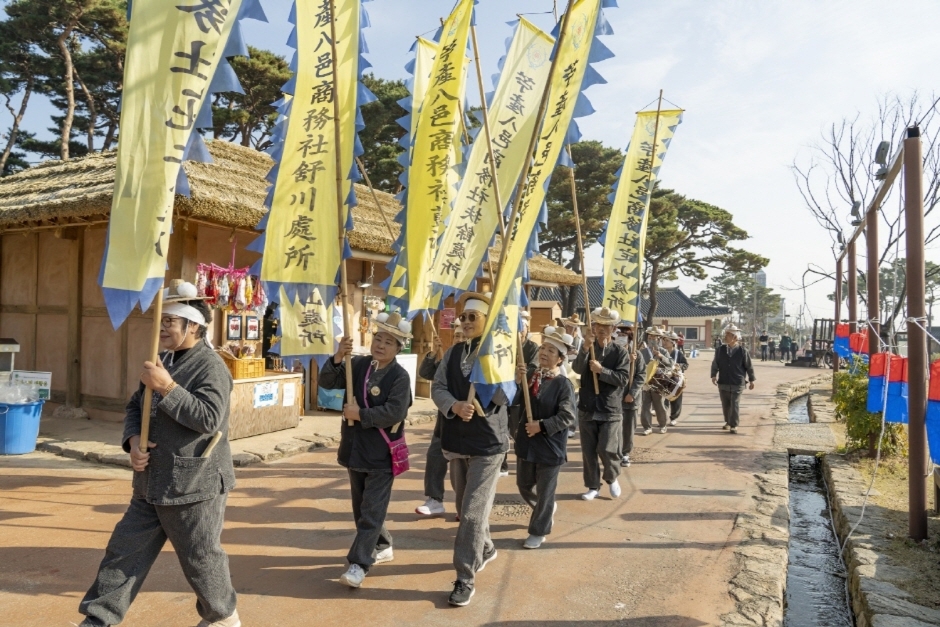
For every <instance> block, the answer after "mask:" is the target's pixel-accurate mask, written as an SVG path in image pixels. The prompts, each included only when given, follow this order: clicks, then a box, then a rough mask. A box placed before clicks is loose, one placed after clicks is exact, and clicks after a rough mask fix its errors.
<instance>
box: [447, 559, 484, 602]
mask: <svg viewBox="0 0 940 627" xmlns="http://www.w3.org/2000/svg"><path fill="white" fill-rule="evenodd" d="M494 557H495V555H494ZM484 563H485V562H484ZM472 597H473V584H472V583H469V582H467V581H461V580H460V579H458V580H457V581H455V582H454V591H453V592H451V593H450V598H449V599H447V602H448V603H450V604H451V605H456V606H457V607H463V606H465V605H469V604H470V599H471V598H472Z"/></svg>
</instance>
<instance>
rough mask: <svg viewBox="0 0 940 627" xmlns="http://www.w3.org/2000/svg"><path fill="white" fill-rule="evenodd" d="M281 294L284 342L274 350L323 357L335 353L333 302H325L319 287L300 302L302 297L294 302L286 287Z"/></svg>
mask: <svg viewBox="0 0 940 627" xmlns="http://www.w3.org/2000/svg"><path fill="white" fill-rule="evenodd" d="M279 297H280V298H279V299H278V302H279V303H280V307H278V314H279V315H280V319H281V321H280V329H279V330H280V333H281V341H280V342H279V343H278V344H277V345H276V346H275V347H274V349H272V350H274V352H275V353H277V354H278V355H283V356H285V357H296V356H307V355H311V356H313V357H316V358H323V357H327V356H330V355H332V354H333V353H334V352H335V350H334V348H333V347H334V340H336V338H335V337H334V333H333V309H334V308H333V303H325V302H324V301H323V297H322V296H321V294H320V290H318V289H316V288H315V289H314V290H313V294H312V295H311V296H310V299H309V300H308V301H307V302H306V303H302V302H300V299H299V298H298V299H297V302H296V303H291V302H290V299H289V298H288V297H287V294H286V293H285V292H284V290H283V289H281V292H280V294H279ZM318 361H320V360H319V359H318Z"/></svg>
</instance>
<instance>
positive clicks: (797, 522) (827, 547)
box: [783, 397, 855, 627]
mask: <svg viewBox="0 0 940 627" xmlns="http://www.w3.org/2000/svg"><path fill="white" fill-rule="evenodd" d="M806 401H807V399H806V397H803V398H800V399H797V400H795V401H793V403H791V404H790V422H798V423H808V422H809V412H808V408H807V404H806ZM845 577H846V574H845V568H844V566H843V565H842V561H841V560H840V559H839V542H838V539H837V538H836V537H835V534H834V533H833V530H832V523H831V519H830V516H829V502H828V496H827V494H826V484H825V482H824V481H823V477H822V472H821V469H820V468H819V464H818V462H817V460H816V458H815V457H812V456H810V455H793V456H791V457H790V563H789V567H788V569H787V595H786V609H785V610H784V618H783V624H784V626H785V627H816V626H818V627H852V626H853V625H854V624H855V621H854V619H853V618H852V612H851V611H850V609H849V607H848V603H847V598H846V588H845Z"/></svg>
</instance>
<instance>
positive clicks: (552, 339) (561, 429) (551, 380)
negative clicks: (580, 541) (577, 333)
mask: <svg viewBox="0 0 940 627" xmlns="http://www.w3.org/2000/svg"><path fill="white" fill-rule="evenodd" d="M572 339H573V338H572V337H571V336H570V335H569V334H567V333H561V332H560V331H559V330H558V329H556V328H555V327H546V328H545V331H544V332H543V335H542V346H541V347H539V351H538V369H537V370H536V371H535V372H533V373H532V374H531V375H528V374H527V370H526V366H525V364H520V365H519V366H518V368H517V370H516V381H517V382H518V383H519V384H520V386H521V385H525V384H528V386H529V396H530V405H531V407H532V422H527V420H526V417H525V403H524V399H523V396H522V390H521V389H520V390H519V392H518V393H517V394H516V400H515V403H513V406H515V407H519V408H520V409H521V412H522V415H521V420H520V421H519V424H518V425H517V427H516V439H515V451H516V457H517V460H516V486H517V487H518V488H519V494H520V495H522V498H523V499H525V502H526V503H528V504H529V506H530V507H531V508H532V516H531V517H530V518H529V537H528V538H526V540H525V542H524V543H523V544H522V546H523V547H525V548H527V549H537V548H539V547H540V546H541V545H542V542H544V541H545V536H547V535H548V534H550V533H551V532H552V525H553V524H554V514H555V510H556V509H557V505H556V504H555V489H556V488H557V487H558V473H559V472H560V471H561V467H562V466H563V465H564V464H565V463H566V462H567V461H568V456H567V448H568V427H569V426H570V425H571V424H572V423H574V421H575V394H574V386H573V385H572V384H571V381H569V380H568V379H567V377H564V376H563V375H562V374H561V369H560V366H561V364H562V363H563V362H565V361H566V360H567V354H568V349H569V348H570V347H571V340H572Z"/></svg>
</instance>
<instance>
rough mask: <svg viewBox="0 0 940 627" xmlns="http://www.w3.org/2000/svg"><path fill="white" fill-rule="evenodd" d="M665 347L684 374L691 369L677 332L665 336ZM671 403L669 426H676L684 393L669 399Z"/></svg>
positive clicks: (670, 357)
mask: <svg viewBox="0 0 940 627" xmlns="http://www.w3.org/2000/svg"><path fill="white" fill-rule="evenodd" d="M663 349H665V351H666V354H668V355H669V359H671V360H672V363H673V364H674V365H676V366H679V370H681V371H682V373H683V375H684V374H685V371H686V370H688V369H689V360H688V359H686V357H685V352H683V350H682V347H681V346H679V336H678V335H677V334H676V333H675V332H672V333H669V334H668V335H667V336H665V337H664V338H663ZM668 403H669V426H670V427H675V426H676V425H677V424H679V415H680V414H682V395H681V394H680V395H679V398H677V399H675V400H673V401H668Z"/></svg>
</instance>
